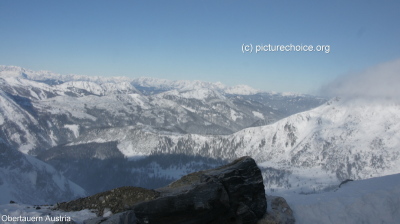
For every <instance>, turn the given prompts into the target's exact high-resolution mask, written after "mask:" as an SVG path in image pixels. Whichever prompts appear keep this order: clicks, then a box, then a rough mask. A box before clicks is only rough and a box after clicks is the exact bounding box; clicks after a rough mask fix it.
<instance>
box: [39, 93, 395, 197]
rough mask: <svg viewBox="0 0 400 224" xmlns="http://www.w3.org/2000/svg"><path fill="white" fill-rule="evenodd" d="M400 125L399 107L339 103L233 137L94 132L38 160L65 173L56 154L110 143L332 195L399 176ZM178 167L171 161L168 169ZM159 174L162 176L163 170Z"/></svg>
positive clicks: (134, 156) (139, 130)
mask: <svg viewBox="0 0 400 224" xmlns="http://www.w3.org/2000/svg"><path fill="white" fill-rule="evenodd" d="M399 123H400V105H398V104H395V103H390V102H381V103H371V102H366V101H363V100H360V101H357V100H352V101H347V100H341V99H338V98H336V99H333V100H331V101H329V102H327V103H325V104H324V105H322V106H320V107H318V108H315V109H312V110H309V111H306V112H302V113H298V114H294V115H292V116H289V117H287V118H284V119H282V120H279V121H278V122H275V123H273V124H270V125H266V126H262V127H254V128H247V129H244V130H241V131H239V132H236V133H234V134H231V135H214V136H205V135H197V134H176V133H171V132H159V131H157V130H154V129H152V128H149V127H148V126H142V127H137V126H135V127H133V126H130V127H129V126H127V127H121V128H110V129H101V130H100V129H98V130H92V131H88V132H87V133H86V134H85V135H84V136H80V137H79V138H77V139H76V140H75V141H73V142H70V143H69V144H67V145H64V146H59V147H57V148H54V149H49V150H48V151H46V152H45V153H44V154H41V155H40V156H39V158H41V159H43V160H44V161H46V162H49V163H50V164H59V165H58V166H59V167H61V166H64V165H65V167H63V168H62V169H61V170H67V169H69V166H68V163H63V162H62V161H61V160H62V159H61V157H62V158H63V159H65V157H64V156H61V154H60V153H59V152H64V153H65V152H68V151H70V150H73V149H76V148H78V147H84V146H85V145H88V144H93V143H96V144H110V142H115V144H114V149H115V150H116V151H118V152H121V153H122V154H123V156H121V158H122V157H124V158H125V160H126V161H129V160H133V161H135V160H138V159H140V158H146V157H147V156H151V155H159V156H161V155H167V154H168V155H178V154H183V155H186V156H200V157H202V158H221V159H225V160H232V159H235V158H238V157H241V156H245V155H248V156H251V157H253V158H255V159H256V160H257V162H258V164H259V166H260V167H261V169H262V170H263V175H264V181H265V184H266V189H267V190H268V191H270V192H272V191H278V192H281V193H284V192H297V193H312V192H316V191H321V190H329V189H330V188H331V187H332V186H336V185H337V184H338V183H340V182H341V181H343V180H345V179H365V178H370V177H378V176H384V175H389V174H394V173H398V172H399V170H400V167H399V165H398V164H400V153H399V150H398V149H399V148H400V141H399V135H398V133H400V126H399V125H398V124H399ZM97 149H99V147H97ZM117 149H118V150H117ZM83 152H84V150H81V153H83ZM64 155H65V154H64ZM105 158H106V157H103V159H105ZM160 158H162V157H160ZM159 162H160V161H154V164H157V163H159ZM175 162H176V160H172V161H170V163H167V164H169V165H167V166H166V167H172V166H173V164H174V163H175ZM61 164H64V165H61ZM130 166H131V165H128V166H127V167H128V168H129V167H130ZM157 166H158V165H155V167H157ZM156 170H158V171H156V172H163V171H162V170H163V168H159V169H156ZM146 172H147V171H145V172H144V173H142V175H145V173H146ZM69 177H71V178H72V176H69Z"/></svg>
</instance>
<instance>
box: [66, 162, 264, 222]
mask: <svg viewBox="0 0 400 224" xmlns="http://www.w3.org/2000/svg"><path fill="white" fill-rule="evenodd" d="M58 208H59V209H62V210H67V211H72V210H82V209H86V208H89V209H97V210H98V211H99V212H98V213H99V215H102V212H103V211H105V209H106V210H107V211H112V213H113V214H115V213H119V214H116V215H114V216H117V215H118V217H114V216H111V217H109V218H95V219H92V220H87V221H85V223H127V220H131V221H130V222H129V223H138V224H149V223H150V224H152V223H169V224H174V223H180V224H196V223H216V224H217V223H218V224H220V223H232V224H233V223H235V224H239V223H249V224H253V223H254V224H255V223H257V221H258V220H260V219H261V218H263V216H264V215H265V213H266V211H267V202H266V196H265V191H264V184H263V179H262V175H261V171H260V169H259V168H258V167H257V164H256V163H255V161H254V160H253V159H252V158H250V157H242V158H240V159H237V160H235V161H234V162H232V163H230V164H228V165H225V166H222V167H219V168H216V169H211V170H205V171H199V172H195V173H191V174H189V175H186V176H184V177H182V178H181V179H179V180H177V181H175V182H173V183H171V184H170V185H168V186H166V187H163V188H159V189H156V190H146V189H143V188H134V187H125V188H117V189H114V190H111V191H108V192H103V193H100V194H97V195H94V196H90V197H87V198H82V199H78V200H75V201H71V202H66V203H61V204H59V205H58ZM124 211H127V212H128V213H126V212H125V213H121V212H124ZM121 214H122V216H121ZM126 214H129V215H126ZM132 217H134V221H133V218H132ZM118 220H121V222H120V221H118ZM122 220H125V221H122Z"/></svg>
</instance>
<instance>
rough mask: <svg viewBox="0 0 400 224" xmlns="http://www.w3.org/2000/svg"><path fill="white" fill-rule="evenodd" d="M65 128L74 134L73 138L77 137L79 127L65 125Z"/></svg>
mask: <svg viewBox="0 0 400 224" xmlns="http://www.w3.org/2000/svg"><path fill="white" fill-rule="evenodd" d="M64 127H65V128H68V129H69V130H71V131H72V133H74V136H75V138H77V137H79V125H77V124H66V125H64Z"/></svg>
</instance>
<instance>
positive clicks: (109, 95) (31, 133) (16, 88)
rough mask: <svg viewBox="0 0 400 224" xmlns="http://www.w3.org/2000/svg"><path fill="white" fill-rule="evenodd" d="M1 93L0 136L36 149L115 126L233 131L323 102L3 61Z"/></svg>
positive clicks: (18, 145)
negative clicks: (39, 68) (49, 69)
mask: <svg viewBox="0 0 400 224" xmlns="http://www.w3.org/2000/svg"><path fill="white" fill-rule="evenodd" d="M240 94H243V95H240ZM249 94H253V95H249ZM0 100H1V101H0V112H1V114H0V124H1V129H0V137H2V138H3V139H4V140H5V141H6V142H7V143H8V144H10V145H11V146H13V147H15V148H17V149H19V150H20V151H21V152H23V153H29V154H32V155H36V154H37V153H38V152H40V151H43V150H45V149H48V148H50V147H54V146H57V145H62V144H66V143H68V142H71V141H73V140H75V139H76V138H78V137H79V136H81V135H85V133H86V132H90V131H92V130H101V129H109V128H115V127H127V126H143V125H144V126H148V127H150V128H152V129H155V130H158V131H167V132H174V133H182V134H185V133H193V134H206V135H209V134H231V133H234V132H236V131H239V130H241V129H243V128H246V127H251V126H260V125H265V124H270V123H272V122H275V121H277V120H279V119H281V118H283V117H286V116H288V115H290V114H293V113H296V112H299V111H304V110H307V109H309V108H312V107H315V106H318V105H320V104H321V103H323V102H325V100H324V99H320V98H316V97H313V96H308V95H283V94H272V93H263V92H260V91H257V90H254V89H252V88H250V87H248V86H237V87H226V86H224V85H223V84H221V83H208V82H201V81H169V80H161V79H151V78H137V79H129V78H126V77H110V78H106V77H88V76H80V75H59V74H55V73H52V72H47V71H39V72H35V71H31V70H27V69H23V68H20V67H15V66H0Z"/></svg>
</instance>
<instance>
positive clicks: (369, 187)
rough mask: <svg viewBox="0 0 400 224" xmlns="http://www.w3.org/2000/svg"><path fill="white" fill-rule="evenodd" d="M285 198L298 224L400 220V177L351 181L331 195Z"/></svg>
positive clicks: (390, 221) (388, 221)
mask: <svg viewBox="0 0 400 224" xmlns="http://www.w3.org/2000/svg"><path fill="white" fill-rule="evenodd" d="M284 197H285V199H286V201H287V202H288V204H289V205H290V207H291V208H292V209H293V211H294V216H295V219H296V223H298V224H313V223H316V224H317V223H323V224H336V223H365V224H369V223H371V224H374V223H393V224H394V223H399V220H400V174H395V175H389V176H384V177H378V178H371V179H366V180H359V181H350V182H348V183H346V184H343V185H342V186H341V187H340V188H338V189H335V190H333V191H331V192H324V193H319V194H309V195H296V194H293V195H285V196H284Z"/></svg>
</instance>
